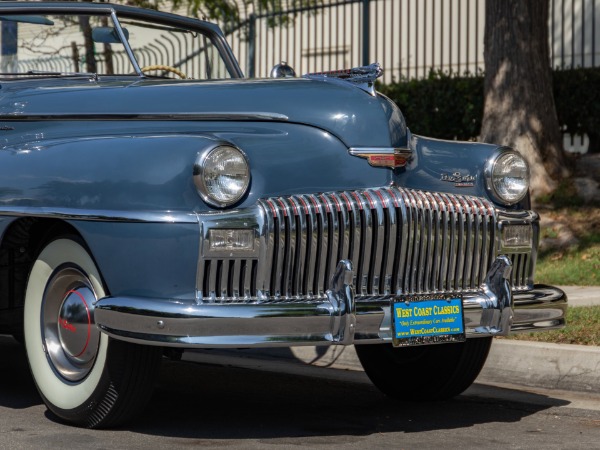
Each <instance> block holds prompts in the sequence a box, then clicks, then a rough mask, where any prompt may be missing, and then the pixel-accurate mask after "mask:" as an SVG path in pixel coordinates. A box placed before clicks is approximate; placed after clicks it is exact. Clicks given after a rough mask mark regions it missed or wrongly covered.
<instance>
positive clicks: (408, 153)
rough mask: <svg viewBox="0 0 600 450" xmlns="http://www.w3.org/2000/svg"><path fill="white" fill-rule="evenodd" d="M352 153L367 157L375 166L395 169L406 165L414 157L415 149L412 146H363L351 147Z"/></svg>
mask: <svg viewBox="0 0 600 450" xmlns="http://www.w3.org/2000/svg"><path fill="white" fill-rule="evenodd" d="M350 154H351V155H353V156H358V157H359V158H365V159H366V160H367V161H369V164H370V165H372V166H373V167H389V168H391V169H395V168H397V167H404V166H406V165H407V164H408V163H409V162H410V161H412V159H413V151H412V150H411V149H410V148H379V147H375V148H362V147H354V148H351V149H350Z"/></svg>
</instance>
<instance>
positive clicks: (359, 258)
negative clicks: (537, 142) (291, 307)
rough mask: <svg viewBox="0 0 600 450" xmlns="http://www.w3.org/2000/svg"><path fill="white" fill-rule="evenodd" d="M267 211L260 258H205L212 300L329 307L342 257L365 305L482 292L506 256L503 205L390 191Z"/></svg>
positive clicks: (296, 202) (523, 275)
mask: <svg viewBox="0 0 600 450" xmlns="http://www.w3.org/2000/svg"><path fill="white" fill-rule="evenodd" d="M258 207H259V211H260V214H261V215H262V216H263V217H262V218H261V220H260V222H261V225H260V228H261V230H260V234H261V252H260V257H259V258H258V259H245V260H239V259H234V258H232V259H212V260H210V259H208V260H205V261H203V262H202V270H201V271H200V273H199V275H200V277H201V280H199V282H200V283H199V290H200V291H201V297H202V299H203V300H204V301H216V302H221V303H227V302H240V301H241V302H272V301H286V302H298V301H300V302H306V301H319V300H320V299H322V298H324V297H325V291H326V290H327V288H328V286H329V280H330V278H331V276H332V275H333V272H334V270H335V267H336V264H337V262H338V261H339V260H341V259H349V260H351V261H352V262H353V264H354V270H355V280H354V285H355V287H356V294H357V297H358V299H359V300H360V298H365V297H381V296H385V295H397V294H402V293H406V294H415V293H440V292H444V293H452V292H458V291H460V292H472V291H475V290H477V289H478V288H479V287H480V286H481V284H482V283H483V281H484V278H485V275H486V273H487V271H488V269H489V267H490V266H491V264H492V262H493V260H494V258H495V256H496V253H497V234H496V230H497V217H496V213H495V209H494V206H493V205H492V204H491V203H490V202H488V201H486V200H485V199H482V198H478V197H471V196H463V195H454V194H443V193H434V192H425V191H417V190H411V189H403V188H399V187H389V188H376V189H367V190H361V191H345V192H330V193H323V194H306V195H293V196H289V197H273V198H267V199H262V200H259V202H258ZM263 222H264V223H263ZM510 257H511V258H512V261H513V264H514V270H513V275H512V276H513V280H512V281H513V286H515V287H516V288H522V287H525V286H526V284H527V282H528V278H529V270H530V265H531V261H530V259H531V258H530V256H529V255H528V254H516V255H510Z"/></svg>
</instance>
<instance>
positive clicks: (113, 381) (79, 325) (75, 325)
mask: <svg viewBox="0 0 600 450" xmlns="http://www.w3.org/2000/svg"><path fill="white" fill-rule="evenodd" d="M104 296H105V292H104V288H103V285H102V281H101V277H100V273H99V271H98V269H97V268H96V265H95V263H94V261H93V259H92V258H91V256H90V254H89V253H88V252H87V250H86V249H85V248H84V246H83V245H82V244H81V243H80V241H79V240H78V239H77V238H75V237H67V238H60V239H56V240H54V241H51V242H49V243H48V244H47V245H46V246H45V247H44V248H43V249H42V251H41V253H40V254H39V256H38V257H37V260H36V261H35V263H34V264H33V266H32V269H31V272H30V274H29V279H28V281H27V290H26V293H25V310H24V335H25V347H26V350H27V358H28V360H29V366H30V368H31V372H32V374H33V378H34V380H35V383H36V386H37V388H38V390H39V392H40V394H41V396H42V399H43V400H44V402H45V403H46V406H47V407H48V409H50V410H51V411H52V412H53V413H54V414H56V415H57V416H59V417H60V418H62V419H64V420H66V421H67V422H69V423H72V424H75V425H79V426H86V427H89V428H101V427H108V426H115V425H118V424H120V423H122V422H124V421H126V420H128V419H129V418H131V417H132V416H133V415H134V414H135V413H137V412H138V411H139V410H140V409H141V408H142V407H143V406H144V404H145V403H146V401H147V400H148V399H149V397H150V394H151V392H152V389H153V387H154V380H155V375H156V374H157V372H158V368H159V364H160V359H161V349H160V348H155V347H147V346H140V345H135V344H130V343H127V342H121V341H116V340H112V339H109V338H108V337H107V336H106V335H105V334H102V333H100V331H99V330H98V328H97V327H96V326H95V324H94V303H95V302H96V300H97V299H98V298H102V297H104Z"/></svg>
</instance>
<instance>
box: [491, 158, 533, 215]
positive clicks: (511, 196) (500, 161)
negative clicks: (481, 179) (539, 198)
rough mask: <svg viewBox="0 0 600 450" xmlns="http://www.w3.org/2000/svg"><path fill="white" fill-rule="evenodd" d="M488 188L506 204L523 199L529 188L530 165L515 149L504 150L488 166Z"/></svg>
mask: <svg viewBox="0 0 600 450" xmlns="http://www.w3.org/2000/svg"><path fill="white" fill-rule="evenodd" d="M486 179H487V186H488V189H489V190H490V191H491V193H492V195H493V196H494V197H495V198H496V199H497V200H498V201H499V202H500V203H504V204H506V205H513V204H515V203H517V202H518V201H520V200H522V199H523V197H525V195H526V194H527V190H528V189H529V165H528V164H527V161H525V158H523V157H522V156H521V155H520V154H519V153H517V152H516V151H514V150H508V151H503V152H501V153H499V154H498V155H497V156H496V157H495V158H493V159H492V160H491V161H490V163H489V165H488V167H487V168H486Z"/></svg>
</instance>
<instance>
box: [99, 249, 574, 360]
mask: <svg viewBox="0 0 600 450" xmlns="http://www.w3.org/2000/svg"><path fill="white" fill-rule="evenodd" d="M510 273H511V263H510V261H509V259H508V258H507V257H505V256H499V257H497V258H496V260H495V262H494V263H493V264H492V266H491V268H490V270H489V272H488V274H487V277H486V279H485V282H484V283H483V286H482V289H481V290H480V291H479V292H477V293H475V294H468V295H464V296H463V311H464V323H465V331H466V335H467V338H473V337H478V336H500V335H507V334H508V333H509V332H511V331H513V332H514V331H533V330H541V329H544V330H547V329H553V328H560V327H562V326H563V325H564V317H565V311H566V307H567V297H566V295H565V293H564V292H563V291H561V290H560V289H557V288H555V287H551V286H542V285H536V286H535V287H534V288H533V289H531V290H527V291H519V292H512V291H511V286H510V283H509V280H510ZM352 279H353V269H352V264H351V262H350V261H347V260H344V261H340V262H339V263H338V265H337V269H336V271H335V274H334V276H333V277H332V279H331V283H330V288H329V290H328V291H327V300H326V301H323V302H321V303H268V304H227V305H223V304H198V303H196V302H194V301H189V302H185V301H182V300H165V299H149V298H139V297H105V298H102V299H99V300H98V301H97V302H96V305H95V310H94V316H95V322H96V325H97V326H98V327H99V328H100V330H102V331H103V332H104V333H106V334H108V335H109V336H111V337H113V338H116V339H120V340H125V341H129V342H137V343H142V344H150V345H160V346H169V347H187V348H194V347H195V348H215V347H221V348H222V347H275V346H285V347H288V346H295V345H332V344H337V345H349V344H361V343H377V342H391V340H392V330H391V323H392V317H391V304H392V302H393V300H394V297H393V296H384V297H380V298H372V297H369V298H366V299H363V298H360V297H356V296H355V292H354V286H353V284H352Z"/></svg>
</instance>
